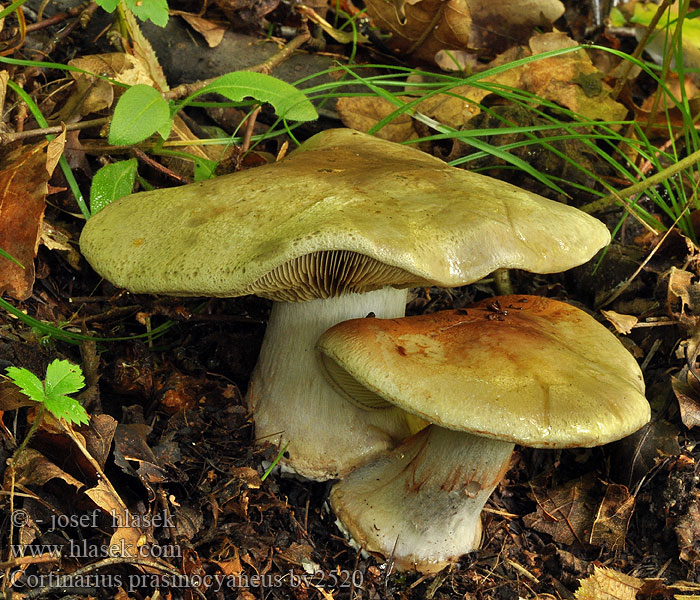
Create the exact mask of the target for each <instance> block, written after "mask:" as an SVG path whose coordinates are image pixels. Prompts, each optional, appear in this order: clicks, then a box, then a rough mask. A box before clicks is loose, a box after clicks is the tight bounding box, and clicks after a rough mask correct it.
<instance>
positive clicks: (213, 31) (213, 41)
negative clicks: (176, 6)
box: [173, 11, 226, 48]
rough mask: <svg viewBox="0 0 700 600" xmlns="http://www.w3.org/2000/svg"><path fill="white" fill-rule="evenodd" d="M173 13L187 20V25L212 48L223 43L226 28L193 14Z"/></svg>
mask: <svg viewBox="0 0 700 600" xmlns="http://www.w3.org/2000/svg"><path fill="white" fill-rule="evenodd" d="M173 12H174V13H175V14H177V15H180V16H181V17H182V18H183V19H185V21H187V24H188V25H189V26H190V27H192V29H194V30H195V31H196V32H197V33H199V34H200V35H201V36H202V37H203V38H204V40H205V41H206V42H207V45H208V46H209V47H210V48H216V47H217V46H218V45H219V44H220V43H221V40H223V39H224V33H226V27H225V26H223V25H220V24H219V23H215V22H214V21H210V20H209V19H203V18H202V17H198V16H197V15H193V14H191V13H186V12H181V11H173Z"/></svg>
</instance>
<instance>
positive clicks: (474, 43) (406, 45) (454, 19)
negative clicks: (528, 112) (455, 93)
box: [365, 0, 564, 63]
mask: <svg viewBox="0 0 700 600" xmlns="http://www.w3.org/2000/svg"><path fill="white" fill-rule="evenodd" d="M365 6H366V8H367V14H368V15H369V17H370V19H371V20H372V21H373V23H374V24H376V25H377V26H378V27H379V28H380V29H383V30H385V31H387V32H389V33H390V34H391V38H390V40H389V41H388V42H387V46H388V47H389V49H390V50H392V51H393V52H396V53H400V54H403V55H406V56H410V57H411V58H413V59H415V60H417V61H420V62H428V63H434V62H436V56H437V54H438V52H441V51H443V52H444V51H456V52H462V51H467V52H471V53H472V54H478V55H479V56H480V57H481V58H483V57H488V56H491V57H493V56H495V55H496V54H498V53H500V52H503V51H504V50H506V49H507V48H509V47H511V46H513V45H517V44H522V43H525V42H526V41H527V39H528V37H529V36H530V34H531V33H532V31H533V29H534V28H535V27H547V28H549V27H550V26H551V24H552V23H553V22H554V21H556V20H557V19H558V18H559V17H560V16H561V15H562V14H564V5H563V4H562V3H561V2H560V1H559V0H501V1H500V2H493V1H491V0H391V1H386V0H367V1H366V2H365ZM442 58H444V54H443V55H442ZM442 58H441V59H442Z"/></svg>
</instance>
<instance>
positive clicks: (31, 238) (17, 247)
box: [0, 142, 49, 300]
mask: <svg viewBox="0 0 700 600" xmlns="http://www.w3.org/2000/svg"><path fill="white" fill-rule="evenodd" d="M48 179H49V174H48V172H47V171H46V142H42V143H41V144H37V145H35V146H23V147H21V148H18V149H17V150H15V151H12V152H10V153H9V154H8V155H7V156H6V157H5V159H4V161H3V164H2V165H0V248H2V249H3V250H4V251H5V252H7V253H9V254H10V255H11V256H13V257H14V258H15V259H16V260H18V261H19V262H20V263H21V264H22V265H23V266H24V268H22V267H20V266H19V265H17V264H15V263H13V262H12V261H10V260H8V259H6V258H4V257H0V294H1V293H2V292H3V291H5V292H7V293H8V294H9V295H10V296H12V297H13V298H15V299H17V300H26V299H27V298H29V297H30V296H31V295H32V289H33V287H34V257H35V256H36V253H37V249H38V246H39V235H40V232H41V222H42V220H43V218H44V208H45V207H46V192H47V190H48V186H47V183H48Z"/></svg>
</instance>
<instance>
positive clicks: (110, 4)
mask: <svg viewBox="0 0 700 600" xmlns="http://www.w3.org/2000/svg"><path fill="white" fill-rule="evenodd" d="M117 4H119V0H97V6H99V7H100V8H101V9H102V10H105V11H107V12H110V13H111V12H114V11H115V10H116V8H117Z"/></svg>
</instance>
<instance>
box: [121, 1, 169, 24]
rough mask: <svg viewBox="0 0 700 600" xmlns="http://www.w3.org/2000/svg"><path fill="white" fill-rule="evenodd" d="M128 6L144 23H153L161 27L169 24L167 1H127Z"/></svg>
mask: <svg viewBox="0 0 700 600" xmlns="http://www.w3.org/2000/svg"><path fill="white" fill-rule="evenodd" d="M126 5H127V6H128V7H129V10H131V12H132V13H134V14H135V15H136V16H137V17H138V18H139V19H141V20H142V21H149V20H150V21H152V22H153V23H155V24H156V25H158V26H159V27H165V26H166V25H167V24H168V16H169V15H168V2H167V0H146V1H145V2H144V1H143V0H126Z"/></svg>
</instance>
